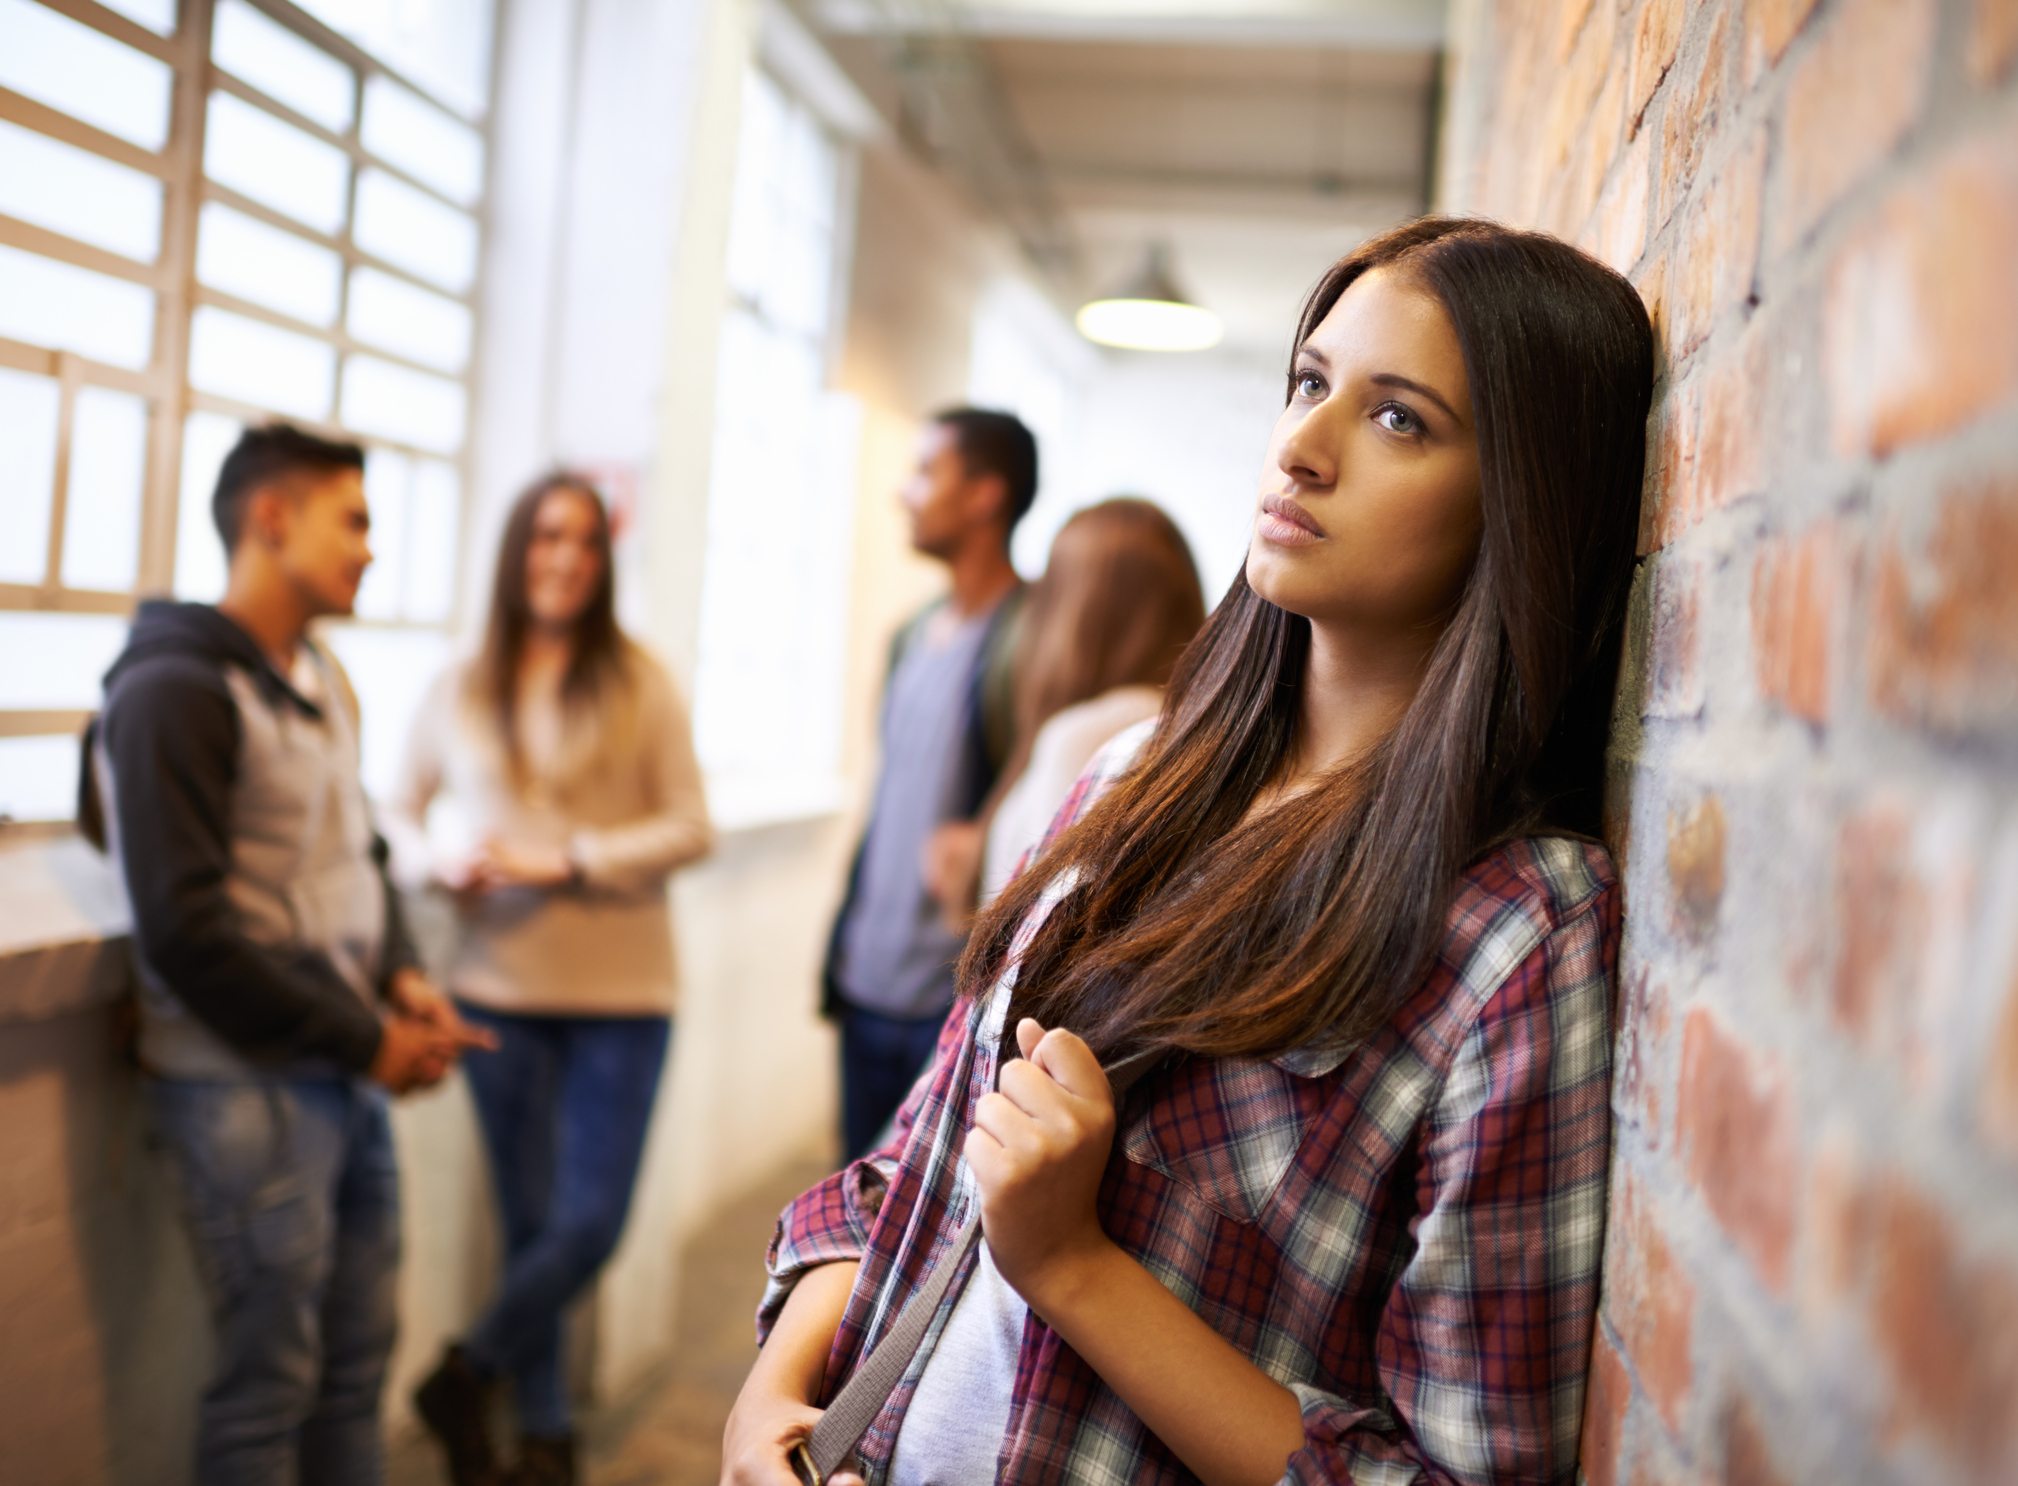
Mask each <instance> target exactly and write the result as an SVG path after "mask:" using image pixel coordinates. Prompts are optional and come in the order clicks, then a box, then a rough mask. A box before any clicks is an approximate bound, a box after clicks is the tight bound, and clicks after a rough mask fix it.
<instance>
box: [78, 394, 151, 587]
mask: <svg viewBox="0 0 2018 1486" xmlns="http://www.w3.org/2000/svg"><path fill="white" fill-rule="evenodd" d="M146 473H147V400H146V399H145V398H140V397H135V396H133V395H132V394H131V393H129V392H113V391H111V390H109V389H107V388H104V387H84V388H80V389H79V390H78V393H77V411H76V417H75V422H74V423H73V424H72V425H71V431H70V495H69V499H68V500H67V502H66V503H65V505H64V511H63V586H64V587H65V588H98V589H107V590H111V591H114V592H120V593H123V592H125V591H127V590H129V589H131V588H132V587H133V582H134V579H135V578H136V577H137V576H138V575H139V571H140V488H141V484H142V481H143V480H144V479H145V477H146Z"/></svg>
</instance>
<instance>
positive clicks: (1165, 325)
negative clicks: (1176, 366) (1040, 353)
mask: <svg viewBox="0 0 2018 1486" xmlns="http://www.w3.org/2000/svg"><path fill="white" fill-rule="evenodd" d="M1076 323H1077V324H1078V326H1079V333H1080V334H1081V335H1083V336H1085V337H1086V339H1088V340H1089V341H1098V342H1099V343H1100V344H1101V345H1103V346H1122V347H1125V348H1126V349H1128V350H1131V351H1203V350H1204V349H1205V348H1206V347H1207V346H1216V345H1218V344H1219V337H1220V335H1221V333H1222V331H1221V328H1220V324H1219V316H1217V315H1215V314H1213V313H1212V311H1211V310H1208V309H1202V308H1200V307H1199V306H1198V305H1195V304H1193V303H1191V301H1190V300H1188V299H1186V298H1185V297H1184V291H1183V290H1181V289H1179V288H1178V287H1177V282H1176V280H1175V279H1173V278H1172V277H1171V274H1170V249H1169V248H1168V247H1166V246H1165V245H1164V244H1162V243H1152V244H1151V245H1150V248H1149V252H1148V254H1147V256H1145V257H1144V259H1143V261H1142V269H1141V271H1140V272H1139V273H1137V274H1136V275H1135V277H1134V278H1133V279H1131V280H1130V281H1129V282H1128V284H1127V285H1126V286H1125V287H1123V288H1122V289H1121V290H1119V291H1118V292H1117V293H1114V294H1111V295H1109V296H1108V297H1107V298H1105V299H1096V300H1094V301H1092V302H1091V303H1090V304H1085V305H1082V306H1080V309H1079V314H1078V316H1077V321H1076Z"/></svg>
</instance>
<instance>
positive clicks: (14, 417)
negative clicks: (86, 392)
mask: <svg viewBox="0 0 2018 1486" xmlns="http://www.w3.org/2000/svg"><path fill="white" fill-rule="evenodd" d="M60 401H61V393H60V391H59V389H58V388H57V386H56V383H55V381H54V379H52V378H50V377H37V376H31V375H29V374H28V373H27V372H18V371H12V370H9V369H7V368H5V367H0V583H40V582H41V581H42V578H43V575H44V573H45V572H46V571H47V569H48V565H49V499H50V495H51V494H52V492H53V491H54V490H55V487H56V421H57V412H58V404H59V403H60Z"/></svg>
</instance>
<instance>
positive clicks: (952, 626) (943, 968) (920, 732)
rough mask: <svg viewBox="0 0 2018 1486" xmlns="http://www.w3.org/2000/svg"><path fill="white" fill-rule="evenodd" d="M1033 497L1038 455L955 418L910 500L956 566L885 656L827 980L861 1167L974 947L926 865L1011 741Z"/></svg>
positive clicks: (933, 432)
mask: <svg viewBox="0 0 2018 1486" xmlns="http://www.w3.org/2000/svg"><path fill="white" fill-rule="evenodd" d="M1036 496H1037V441H1036V440H1035V439H1034V438H1032V437H1031V435H1030V430H1029V429H1027V428H1025V427H1024V426H1023V424H1022V423H1021V422H1019V421H1018V420H1017V419H1016V418H1014V417H1011V416H1010V415H1009V414H1007V413H989V412H982V411H979V410H977V409H974V408H955V409H952V410H950V411H948V412H944V413H941V414H939V415H938V416H937V417H935V418H934V419H933V420H932V421H931V422H930V423H928V424H926V425H925V430H924V432H923V434H922V435H921V436H920V437H919V441H918V463H917V467H916V469H915V470H914V471H913V473H912V475H911V478H910V479H909V480H908V481H907V482H906V483H905V485H904V488H903V490H902V492H901V498H902V500H903V502H904V506H905V509H906V510H907V511H908V512H909V514H910V517H911V545H912V546H913V547H915V548H916V549H917V550H918V551H920V552H922V553H924V554H925V555H926V556H927V557H931V558H936V559H937V560H938V561H940V562H942V563H944V564H945V565H946V568H947V570H948V576H949V578H950V579H951V591H950V592H949V593H948V594H947V595H946V597H944V598H942V599H938V600H935V601H934V602H933V603H932V604H930V605H928V606H927V607H926V608H925V609H924V610H923V611H922V612H921V613H919V614H917V615H916V616H914V617H913V618H912V619H911V620H910V622H909V623H907V624H906V625H905V626H904V627H903V628H902V629H901V630H899V631H898V632H897V637H896V639H895V640H894V641H893V642H892V643H891V646H890V674H889V680H888V682H887V683H886V685H885V688H884V694H883V722H882V741H883V760H882V770H881V773H880V774H879V776H878V778H877V780H876V798H875V803H874V805H873V806H872V807H871V809H870V815H869V828H868V831H867V833H866V834H865V835H864V836H863V838H862V845H861V849H860V850H859V851H858V852H857V853H856V856H855V867H854V871H853V872H852V874H851V875H850V877H849V880H848V894H847V898H846V899H845V901H844V902H843V903H842V905H841V913H840V917H839V919H838V920H837V921H836V922H835V925H834V934H833V940H832V944H831V947H830V950H829V954H828V960H827V969H826V976H825V1008H826V1010H827V1012H828V1014H829V1015H832V1016H834V1017H835V1018H836V1019H837V1020H838V1021H839V1022H840V1024H841V1129H842V1142H843V1144H844V1145H845V1146H846V1148H847V1150H846V1154H847V1159H850V1160H852V1159H854V1158H855V1157H856V1156H859V1155H860V1154H862V1153H863V1152H864V1151H866V1150H868V1149H869V1147H870V1144H871V1142H872V1141H873V1140H874V1139H875V1137H876V1134H877V1133H878V1132H879V1131H880V1130H881V1129H882V1128H883V1126H884V1124H885V1123H886V1122H887V1121H888V1120H889V1118H890V1116H891V1115H893V1114H895V1113H896V1111H897V1106H898V1105H899V1104H900V1103H902V1102H903V1099H904V1095H905V1094H906V1093H907V1092H909V1090H910V1087H911V1084H912V1082H913V1081H914V1080H915V1079H916V1078H917V1077H918V1074H919V1073H920V1071H921V1070H923V1068H924V1066H925V1064H926V1062H927V1061H928V1060H929V1059H930V1058H931V1056H932V1047H933V1044H934V1042H935V1041H937V1039H938V1034H939V1024H940V1022H941V1021H942V1020H944V1018H945V1015H946V1009H947V1007H949V1006H951V1005H952V1004H953V967H954V964H955V962H956V961H958V959H959V958H960V951H961V949H962V948H963V947H964V944H965V939H964V936H963V935H962V934H960V933H958V932H956V931H955V930H953V929H952V928H950V927H948V925H947V923H946V921H945V915H944V911H943V909H942V908H941V906H940V904H939V902H938V900H937V899H936V898H934V897H933V896H932V895H931V893H930V892H928V891H927V890H926V885H925V868H924V852H925V846H926V842H927V841H928V840H929V839H930V838H931V836H932V834H933V832H934V831H936V830H937V829H938V828H939V827H940V826H941V825H944V824H945V823H946V822H948V821H968V820H972V819H973V818H974V817H975V815H976V814H977V813H978V812H979V810H980V808H981V804H982V802H983V801H984V800H985V799H986V798H987V796H988V792H989V790H990V789H992V788H993V787H994V784H995V778H996V775H997V774H998V773H999V772H1000V770H1001V768H1002V764H1003V761H1004V760H1005V759H1006V758H1007V757H1008V755H1009V750H1010V748H1011V747H1012V746H1013V744H1014V741H1015V716H1014V687H1013V684H1012V680H1011V677H1010V666H1009V658H1010V656H1011V655H1012V654H1013V653H1014V650H1015V644H1014V638H1015V637H1014V631H1015V622H1016V616H1017V614H1018V612H1019V611H1020V609H1021V605H1022V598H1023V585H1022V583H1021V581H1020V580H1019V579H1018V578H1017V576H1016V570H1015V569H1014V568H1013V567H1011V566H1010V565H1009V534H1010V533H1011V532H1012V531H1014V530H1015V528H1016V523H1017V522H1018V521H1020V520H1022V519H1023V514H1024V512H1026V511H1028V510H1029V509H1030V503H1031V502H1032V501H1033V500H1035V499H1036Z"/></svg>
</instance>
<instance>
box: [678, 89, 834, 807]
mask: <svg viewBox="0 0 2018 1486" xmlns="http://www.w3.org/2000/svg"><path fill="white" fill-rule="evenodd" d="M848 167H849V156H848V153H847V150H846V147H845V146H843V145H842V144H840V143H839V142H838V141H836V140H835V139H834V138H833V137H832V135H831V134H829V132H828V131H827V130H826V129H825V128H824V127H823V126H822V124H821V123H820V121H819V120H818V119H817V118H816V117H815V116H814V115H813V114H812V112H811V111H810V110H808V109H807V108H805V107H804V106H803V105H801V104H800V103H799V102H797V101H796V100H795V99H794V98H793V97H792V96H791V95H790V94H789V93H787V92H786V91H785V90H784V89H783V88H781V87H780V86H779V85H778V84H777V83H776V82H775V81H773V80H772V78H771V77H770V76H769V75H768V74H766V73H763V72H758V71H753V72H751V73H750V74H749V75H748V77H747V79H746V81H745V84H744V89H743V122H742V135H741V142H740V144H739V146H738V154H737V164H736V186H735V202H734V207H733V214H732V216H731V219H730V232H729V251H728V280H729V304H728V308H727V313H726V315H725V317H724V319H723V322H722V340H721V351H720V360H719V365H718V370H717V375H716V381H715V398H716V402H715V407H716V413H715V440H714V448H713V473H712V476H711V480H710V487H709V494H708V539H707V541H708V547H707V566H706V570H705V571H706V578H705V580H704V582H703V584H702V588H701V629H700V658H699V664H698V667H697V671H696V676H695V683H694V693H695V695H694V732H695V745H696V748H697V750H698V751H699V753H700V756H701V762H702V764H703V765H704V766H705V767H706V769H707V772H708V788H709V796H710V800H711V802H712V805H713V808H714V811H715V813H716V815H717V816H718V817H719V818H720V819H721V821H722V822H723V823H724V824H728V825H745V824H756V823H759V822H762V821H765V820H775V819H783V818H788V817H791V816H795V815H804V814H807V813H812V812H817V811H823V810H831V809H833V808H835V807H836V806H837V805H838V804H839V803H840V798H841V796H840V783H839V781H840V753H841V714H842V696H841V687H842V684H843V679H844V677H845V675H846V670H847V664H846V662H847V617H848V568H849V563H850V558H851V548H852V538H853V532H854V509H855V506H854V500H855V459H856V446H857V428H858V424H859V417H860V415H859V410H858V407H857V405H856V403H855V401H854V400H853V399H852V398H849V397H847V396H845V395H844V394H841V393H837V392H834V391H831V390H830V389H829V388H828V363H829V361H830V359H831V358H830V350H831V347H832V344H833V340H834V327H835V323H836V320H837V316H838V309H839V305H838V300H839V297H840V296H839V293H838V288H839V285H840V284H841V282H842V279H843V274H844V269H845V266H846V265H845V254H844V253H843V252H842V247H841V245H842V244H844V243H845V242H846V241H847V240H848V237H849V234H848V233H847V232H846V231H845V230H843V219H844V217H845V216H846V215H847V213H848V210H849V207H850V201H849V198H850V194H851V193H850V191H849V189H848V185H849V180H848Z"/></svg>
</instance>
